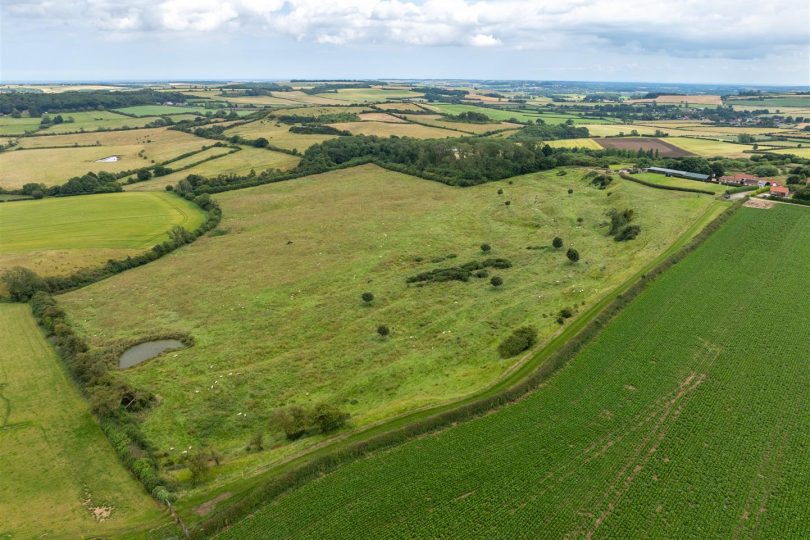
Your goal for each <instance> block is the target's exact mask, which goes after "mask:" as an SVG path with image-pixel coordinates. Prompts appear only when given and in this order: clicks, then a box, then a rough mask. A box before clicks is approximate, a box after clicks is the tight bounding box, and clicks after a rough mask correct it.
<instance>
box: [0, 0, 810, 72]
mask: <svg viewBox="0 0 810 540" xmlns="http://www.w3.org/2000/svg"><path fill="white" fill-rule="evenodd" d="M0 6H2V13H1V15H2V17H1V18H0V25H2V27H0V80H2V81H21V80H26V81H37V80H157V79H196V80H199V79H229V78H234V79H285V78H319V77H320V78H475V79H543V80H598V81H650V82H690V83H741V84H788V85H810V22H808V21H810V2H807V0H769V1H768V2H763V1H762V0H756V1H751V0H737V1H725V0H720V1H712V0H703V1H699V0H669V1H666V2H660V1H658V2H656V1H653V0H612V1H604V0H554V1H547V0H502V1H501V0H480V1H473V0H442V1H431V0H428V1H422V2H420V1H412V0H331V1H330V0H118V1H115V0H71V1H64V0H62V1H60V0H0Z"/></svg>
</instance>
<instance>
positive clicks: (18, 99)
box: [0, 89, 186, 117]
mask: <svg viewBox="0 0 810 540" xmlns="http://www.w3.org/2000/svg"><path fill="white" fill-rule="evenodd" d="M167 101H171V102H172V103H184V102H185V101H186V96H184V95H183V94H181V93H179V92H157V91H155V90H151V89H143V90H132V91H126V92H118V91H112V92H111V91H106V90H93V91H87V92H59V93H54V94H44V93H43V94H37V93H32V92H7V93H0V113H2V114H10V115H19V114H20V113H22V112H23V111H28V114H29V115H30V116H37V117H38V116H41V115H42V113H45V112H66V111H94V110H99V109H117V108H120V107H132V106H135V105H155V104H161V103H166V102H167Z"/></svg>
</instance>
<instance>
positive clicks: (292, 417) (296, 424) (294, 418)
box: [274, 405, 309, 441]
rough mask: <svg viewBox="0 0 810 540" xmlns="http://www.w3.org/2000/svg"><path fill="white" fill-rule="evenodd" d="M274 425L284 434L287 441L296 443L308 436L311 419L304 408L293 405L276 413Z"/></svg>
mask: <svg viewBox="0 0 810 540" xmlns="http://www.w3.org/2000/svg"><path fill="white" fill-rule="evenodd" d="M274 423H275V424H276V425H277V426H278V427H279V428H280V429H281V430H282V431H283V432H284V436H285V437H287V440H290V441H294V440H297V439H300V438H301V437H302V436H304V435H305V434H306V432H307V427H308V423H309V418H308V415H307V412H306V411H305V410H304V408H303V407H300V406H298V405H293V406H291V407H288V408H286V409H283V410H279V411H276V413H275V415H274Z"/></svg>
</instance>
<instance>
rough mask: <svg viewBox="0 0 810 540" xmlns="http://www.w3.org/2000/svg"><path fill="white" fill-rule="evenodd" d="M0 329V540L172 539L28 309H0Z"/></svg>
mask: <svg viewBox="0 0 810 540" xmlns="http://www.w3.org/2000/svg"><path fill="white" fill-rule="evenodd" d="M0 328H2V329H3V331H2V332H0V478H2V489H0V516H2V519H0V538H101V537H113V536H114V537H116V538H123V537H131V538H135V537H138V538H144V537H146V536H147V535H148V534H154V535H155V536H154V537H155V538H158V537H159V538H164V537H166V536H171V535H177V531H175V530H174V527H173V526H172V525H171V520H170V518H169V516H168V514H166V513H165V512H164V511H163V510H161V509H160V508H159V507H158V505H157V503H155V502H154V501H153V500H152V499H151V497H149V495H147V494H146V492H145V491H144V489H143V487H142V486H141V485H140V484H139V483H138V482H137V481H136V480H135V479H134V478H133V477H132V475H131V474H130V473H129V472H128V471H127V470H126V469H124V467H123V466H122V465H121V464H120V462H119V461H118V458H117V456H116V455H115V452H114V451H113V449H112V447H111V446H110V443H109V441H107V438H106V437H105V436H104V434H103V433H102V431H101V429H100V428H99V426H98V424H97V423H96V421H95V420H94V419H93V417H92V416H91V415H90V411H89V409H88V406H87V403H86V401H85V400H84V398H83V397H82V396H81V394H79V392H78V390H77V389H76V388H75V386H74V385H73V383H72V382H71V380H70V378H69V376H68V375H67V373H65V371H63V369H62V367H61V366H60V365H59V360H58V359H57V357H56V354H55V353H54V351H53V349H52V347H51V346H50V345H49V344H48V342H46V341H45V338H44V337H43V335H42V333H41V332H40V330H39V328H38V327H37V325H36V323H35V322H34V318H33V317H32V316H31V310H30V309H29V307H28V305H26V304H0ZM96 515H97V516H98V518H96V517H95V516H96ZM158 529H159V530H160V533H158Z"/></svg>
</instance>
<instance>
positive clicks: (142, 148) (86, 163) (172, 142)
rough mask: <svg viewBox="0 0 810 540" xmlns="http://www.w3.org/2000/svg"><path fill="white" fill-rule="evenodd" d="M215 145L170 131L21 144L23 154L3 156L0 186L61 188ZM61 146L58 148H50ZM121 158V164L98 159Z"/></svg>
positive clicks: (0, 157)
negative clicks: (75, 179) (88, 177)
mask: <svg viewBox="0 0 810 540" xmlns="http://www.w3.org/2000/svg"><path fill="white" fill-rule="evenodd" d="M213 143H214V141H210V140H208V139H201V138H200V137H196V136H194V135H190V134H188V133H183V132H182V131H174V130H169V129H166V128H154V129H136V130H128V131H112V132H101V133H76V134H71V135H55V136H52V137H25V138H22V139H20V143H19V147H20V148H22V149H21V150H8V151H5V152H2V153H0V187H4V188H19V187H21V186H23V185H24V184H26V183H29V182H37V183H42V184H45V185H53V184H61V183H63V182H66V181H67V180H69V179H70V178H72V177H74V176H81V175H83V174H86V173H88V172H100V171H107V172H111V173H115V172H120V171H126V170H130V169H137V168H140V167H147V166H152V165H155V164H157V163H161V162H163V161H166V160H168V159H171V158H173V157H176V156H180V155H182V154H185V153H187V152H193V151H195V150H200V149H202V147H203V146H206V145H209V146H210V145H211V144H213ZM50 146H56V147H58V148H47V147H50ZM109 156H118V157H119V158H118V161H115V162H109V163H98V162H97V160H99V159H103V158H106V157H109Z"/></svg>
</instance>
